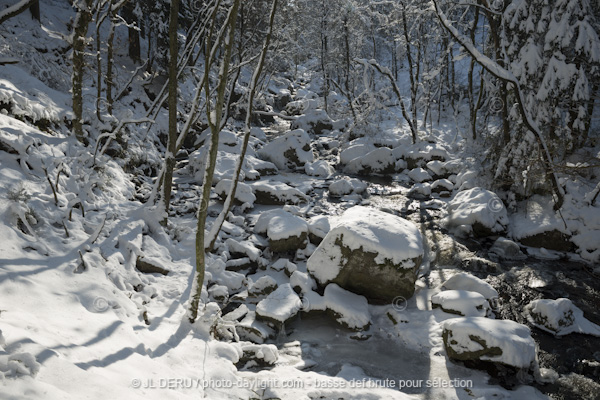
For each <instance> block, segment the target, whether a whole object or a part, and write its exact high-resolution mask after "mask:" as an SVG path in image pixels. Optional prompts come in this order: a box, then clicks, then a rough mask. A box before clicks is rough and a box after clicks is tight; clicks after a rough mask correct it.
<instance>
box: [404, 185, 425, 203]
mask: <svg viewBox="0 0 600 400" xmlns="http://www.w3.org/2000/svg"><path fill="white" fill-rule="evenodd" d="M406 195H407V196H408V197H412V198H416V199H423V200H424V199H427V198H429V196H431V184H429V182H423V183H415V184H414V185H413V186H412V187H411V188H410V190H409V191H408V193H407V194H406Z"/></svg>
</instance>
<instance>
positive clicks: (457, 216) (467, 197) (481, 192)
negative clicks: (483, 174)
mask: <svg viewBox="0 0 600 400" xmlns="http://www.w3.org/2000/svg"><path fill="white" fill-rule="evenodd" d="M445 221H446V223H447V224H448V226H451V227H452V226H460V225H473V224H475V223H479V224H481V225H482V226H484V227H485V228H488V229H490V230H491V231H492V232H501V231H504V230H505V228H506V226H507V225H508V222H509V220H508V214H507V212H506V208H505V207H504V203H502V200H500V198H499V197H498V195H496V194H495V193H494V192H491V191H489V190H486V189H483V188H480V187H476V188H473V189H468V190H464V191H462V192H459V193H457V194H456V195H455V196H454V198H453V199H452V200H451V201H450V202H449V203H448V217H446V219H445Z"/></svg>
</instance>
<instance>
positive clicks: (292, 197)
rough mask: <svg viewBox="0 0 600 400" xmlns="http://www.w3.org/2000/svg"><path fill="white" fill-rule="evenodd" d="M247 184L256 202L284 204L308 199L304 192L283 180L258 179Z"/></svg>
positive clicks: (302, 201)
mask: <svg viewBox="0 0 600 400" xmlns="http://www.w3.org/2000/svg"><path fill="white" fill-rule="evenodd" d="M249 185H250V187H251V188H252V191H253V192H254V195H255V196H256V201H255V202H256V203H257V204H265V205H284V204H298V203H305V202H307V201H308V197H307V196H306V195H305V194H304V193H302V192H301V191H299V190H298V189H296V188H294V187H291V186H290V185H288V184H286V183H283V182H278V181H272V180H260V181H258V182H252V183H251V184H249Z"/></svg>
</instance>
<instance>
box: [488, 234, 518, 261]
mask: <svg viewBox="0 0 600 400" xmlns="http://www.w3.org/2000/svg"><path fill="white" fill-rule="evenodd" d="M490 253H494V254H496V255H497V256H498V257H500V258H503V259H505V260H523V259H525V258H527V256H526V255H525V254H523V252H522V251H521V248H520V247H519V245H518V244H517V243H515V242H513V241H512V240H510V239H507V238H504V237H499V238H498V239H496V241H495V242H494V244H493V245H492V247H491V248H490Z"/></svg>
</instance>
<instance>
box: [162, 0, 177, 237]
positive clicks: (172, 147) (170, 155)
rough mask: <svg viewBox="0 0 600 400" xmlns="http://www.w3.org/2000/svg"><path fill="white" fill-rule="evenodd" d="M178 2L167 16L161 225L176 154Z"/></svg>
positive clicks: (171, 182)
mask: <svg viewBox="0 0 600 400" xmlns="http://www.w3.org/2000/svg"><path fill="white" fill-rule="evenodd" d="M178 17H179V0H171V10H170V14H169V58H170V59H169V94H168V103H169V142H168V144H167V152H166V154H165V177H164V181H163V195H162V203H163V204H162V205H163V207H164V208H163V211H164V218H163V220H162V223H163V225H166V224H167V220H168V218H169V205H170V203H171V189H172V186H173V169H174V168H175V153H176V152H177V150H176V148H177V136H178V134H177V58H178V57H177V56H178V50H177V48H178V46H177V27H178V21H179V18H178Z"/></svg>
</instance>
